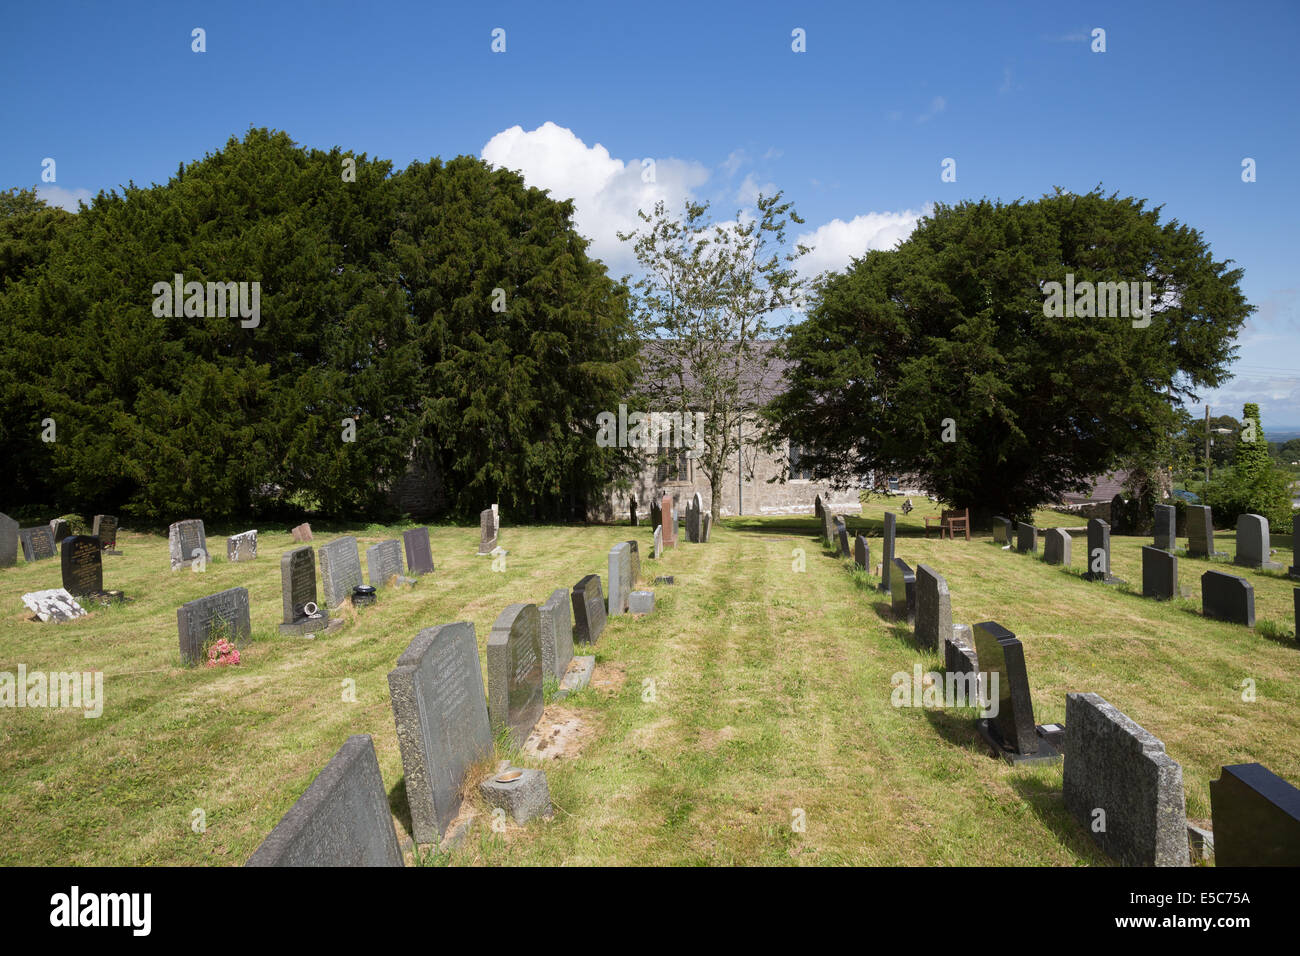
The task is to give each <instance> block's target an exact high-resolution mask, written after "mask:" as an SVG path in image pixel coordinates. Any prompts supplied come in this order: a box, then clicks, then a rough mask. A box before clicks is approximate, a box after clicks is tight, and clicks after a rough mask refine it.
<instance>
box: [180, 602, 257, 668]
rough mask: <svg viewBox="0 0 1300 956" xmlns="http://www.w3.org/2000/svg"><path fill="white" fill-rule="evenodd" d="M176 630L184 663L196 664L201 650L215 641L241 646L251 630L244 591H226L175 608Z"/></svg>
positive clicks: (201, 653) (201, 654) (198, 661)
mask: <svg viewBox="0 0 1300 956" xmlns="http://www.w3.org/2000/svg"><path fill="white" fill-rule="evenodd" d="M176 631H177V634H178V635H179V638H180V649H181V660H182V661H183V662H184V663H186V664H198V663H200V662H201V661H202V659H203V649H204V647H205V646H206V645H207V644H208V643H209V642H211V641H215V640H217V639H218V638H222V637H224V638H225V639H226V640H228V641H230V642H231V643H233V644H234V645H235V646H236V647H242V646H243V645H244V642H245V641H247V640H248V636H249V634H250V633H251V631H252V627H251V625H250V622H249V613H248V589H247V588H230V589H228V590H226V591H219V592H217V593H216V594H209V595H208V596H207V597H201V598H197V599H195V600H193V601H187V602H186V603H185V604H182V605H181V606H180V607H179V608H177V609H176Z"/></svg>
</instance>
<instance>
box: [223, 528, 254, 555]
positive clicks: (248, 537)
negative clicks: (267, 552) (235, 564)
mask: <svg viewBox="0 0 1300 956" xmlns="http://www.w3.org/2000/svg"><path fill="white" fill-rule="evenodd" d="M256 557H257V531H256V530H254V531H245V532H243V533H242V534H236V535H231V536H230V537H229V538H227V539H226V560H227V561H252V560H253V559H254V558H256Z"/></svg>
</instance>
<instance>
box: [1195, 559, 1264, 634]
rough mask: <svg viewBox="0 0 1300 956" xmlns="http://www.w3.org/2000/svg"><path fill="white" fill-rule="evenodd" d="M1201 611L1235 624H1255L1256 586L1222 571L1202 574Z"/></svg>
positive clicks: (1251, 625)
mask: <svg viewBox="0 0 1300 956" xmlns="http://www.w3.org/2000/svg"><path fill="white" fill-rule="evenodd" d="M1201 613H1202V614H1204V615H1205V616H1206V617H1213V618H1217V619H1219V620H1221V621H1231V622H1232V623H1234V624H1245V625H1246V626H1247V627H1254V626H1255V586H1254V585H1253V584H1251V583H1250V582H1249V581H1247V580H1246V579H1245V578H1239V577H1237V576H1236V575H1235V574H1224V573H1223V572H1222V571H1206V572H1205V573H1204V574H1202V575H1201Z"/></svg>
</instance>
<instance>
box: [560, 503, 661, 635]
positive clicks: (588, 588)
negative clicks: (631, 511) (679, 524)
mask: <svg viewBox="0 0 1300 956" xmlns="http://www.w3.org/2000/svg"><path fill="white" fill-rule="evenodd" d="M664 527H665V528H666V527H668V526H667V525H664ZM572 600H573V640H574V641H575V642H576V643H579V644H595V643H596V638H598V637H600V632H601V631H603V630H604V629H605V595H604V594H602V593H601V590H600V575H599V574H588V575H587V576H586V577H585V578H583V579H582V580H581V581H579V582H578V583H577V584H575V585H574V586H573V595H572Z"/></svg>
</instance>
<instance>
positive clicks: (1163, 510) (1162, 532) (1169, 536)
mask: <svg viewBox="0 0 1300 956" xmlns="http://www.w3.org/2000/svg"><path fill="white" fill-rule="evenodd" d="M1177 520H1178V515H1177V512H1176V511H1175V510H1174V506H1173V505H1156V530H1155V537H1156V541H1155V547H1157V548H1159V549H1160V550H1161V551H1173V550H1174V549H1175V548H1177V547H1178V533H1177V531H1178V526H1177V524H1176V522H1177Z"/></svg>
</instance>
